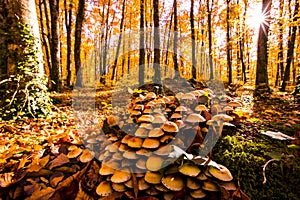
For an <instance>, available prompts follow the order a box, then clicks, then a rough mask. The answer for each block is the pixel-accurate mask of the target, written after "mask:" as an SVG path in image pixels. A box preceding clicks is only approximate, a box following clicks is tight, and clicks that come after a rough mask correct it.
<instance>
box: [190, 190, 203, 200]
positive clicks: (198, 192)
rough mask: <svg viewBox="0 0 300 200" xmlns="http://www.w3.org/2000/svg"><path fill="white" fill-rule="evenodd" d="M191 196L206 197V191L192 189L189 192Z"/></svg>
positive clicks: (196, 197)
mask: <svg viewBox="0 0 300 200" xmlns="http://www.w3.org/2000/svg"><path fill="white" fill-rule="evenodd" d="M190 195H191V197H193V198H195V199H201V198H204V197H206V193H205V192H204V191H203V190H202V189H197V190H193V191H191V192H190Z"/></svg>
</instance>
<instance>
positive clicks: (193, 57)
mask: <svg viewBox="0 0 300 200" xmlns="http://www.w3.org/2000/svg"><path fill="white" fill-rule="evenodd" d="M190 23H191V39H192V77H193V78H194V79H195V80H196V78H197V77H196V76H197V74H196V73H197V72H196V67H197V62H196V41H195V24H194V0H191V10H190Z"/></svg>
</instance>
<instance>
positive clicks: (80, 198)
mask: <svg viewBox="0 0 300 200" xmlns="http://www.w3.org/2000/svg"><path fill="white" fill-rule="evenodd" d="M93 199H94V198H93V197H91V196H89V195H88V194H87V193H86V192H84V191H83V190H82V187H81V181H80V182H79V191H78V193H77V195H76V198H75V200H93Z"/></svg>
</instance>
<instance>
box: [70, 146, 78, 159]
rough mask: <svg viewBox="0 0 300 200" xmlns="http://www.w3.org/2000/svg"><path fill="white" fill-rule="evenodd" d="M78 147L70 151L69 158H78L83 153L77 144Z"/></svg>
mask: <svg viewBox="0 0 300 200" xmlns="http://www.w3.org/2000/svg"><path fill="white" fill-rule="evenodd" d="M75 147H76V148H74V149H73V150H71V151H69V152H68V154H67V157H68V158H76V157H77V156H79V155H80V154H81V153H82V149H81V148H79V147H77V146H75Z"/></svg>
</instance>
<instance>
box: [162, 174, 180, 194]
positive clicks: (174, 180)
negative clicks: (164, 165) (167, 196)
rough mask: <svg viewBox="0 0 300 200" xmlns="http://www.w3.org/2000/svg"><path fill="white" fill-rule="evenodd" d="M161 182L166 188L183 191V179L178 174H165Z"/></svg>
mask: <svg viewBox="0 0 300 200" xmlns="http://www.w3.org/2000/svg"><path fill="white" fill-rule="evenodd" d="M161 182H162V184H163V185H164V186H165V187H166V188H168V189H169V190H172V191H181V190H182V189H183V188H184V182H183V179H182V178H181V177H180V176H179V175H178V174H171V175H167V176H164V177H163V178H162V179H161Z"/></svg>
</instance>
